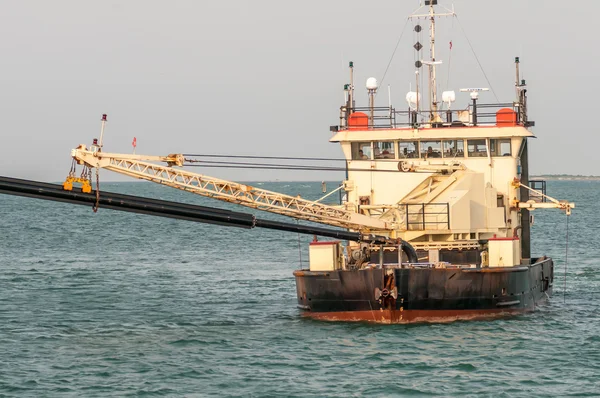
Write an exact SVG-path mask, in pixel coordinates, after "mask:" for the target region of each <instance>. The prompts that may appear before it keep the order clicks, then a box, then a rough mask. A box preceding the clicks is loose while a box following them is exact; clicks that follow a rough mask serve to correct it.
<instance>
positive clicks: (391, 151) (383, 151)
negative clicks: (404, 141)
mask: <svg viewBox="0 0 600 398" xmlns="http://www.w3.org/2000/svg"><path fill="white" fill-rule="evenodd" d="M394 147H395V144H394V142H392V141H385V142H383V141H382V142H374V143H373V154H374V155H375V159H395V158H396V151H395V148H394Z"/></svg>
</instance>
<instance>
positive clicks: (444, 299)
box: [294, 257, 554, 323]
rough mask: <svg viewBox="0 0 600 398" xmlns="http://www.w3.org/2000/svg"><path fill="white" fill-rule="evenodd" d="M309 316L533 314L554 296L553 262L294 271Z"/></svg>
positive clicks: (426, 318) (396, 319) (406, 319)
mask: <svg viewBox="0 0 600 398" xmlns="http://www.w3.org/2000/svg"><path fill="white" fill-rule="evenodd" d="M294 276H295V278H296V289H297V297H298V307H299V308H300V309H301V310H302V314H303V315H304V316H307V317H310V318H314V319H319V320H327V321H362V322H375V323H417V322H451V321H456V320H477V319H494V318H499V317H505V316H510V315H515V314H519V313H525V312H531V311H534V310H535V306H536V305H537V304H539V303H540V302H543V301H544V300H546V299H548V298H549V297H550V296H551V294H552V284H553V279H554V265H553V263H552V259H550V258H547V257H545V258H541V259H538V260H536V261H535V262H534V264H532V265H527V266H516V267H508V268H430V267H398V266H397V265H396V266H391V267H388V266H384V267H383V269H382V268H375V269H364V270H348V271H341V270H340V271H319V272H311V271H306V270H299V271H295V272H294Z"/></svg>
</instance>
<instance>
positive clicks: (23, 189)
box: [0, 176, 395, 244]
mask: <svg viewBox="0 0 600 398" xmlns="http://www.w3.org/2000/svg"><path fill="white" fill-rule="evenodd" d="M0 193H4V194H9V195H18V196H26V197H30V198H36V199H45V200H52V201H57V202H64V203H70V204H76V205H88V206H90V207H91V206H93V205H95V204H96V193H95V191H93V192H92V193H82V192H77V191H65V190H64V189H63V188H62V186H60V185H56V184H48V183H44V182H38V181H29V180H21V179H17V178H10V177H1V176H0ZM98 203H99V205H100V208H105V209H111V210H121V211H127V212H132V213H140V214H148V215H153V216H159V217H168V218H176V219H180V220H188V221H196V222H203V223H208V224H217V225H224V226H234V227H240V228H248V229H249V228H254V227H258V228H266V229H274V230H279V231H288V232H297V233H301V234H308V235H318V236H324V237H328V238H335V239H342V240H350V241H362V242H370V243H379V244H386V243H392V242H395V240H390V239H389V238H386V237H383V236H374V235H363V234H360V233H358V232H348V231H343V230H336V229H330V228H324V227H317V226H308V225H299V224H293V223H286V222H281V221H271V220H260V219H257V218H256V217H254V215H252V214H248V213H240V212H236V211H231V210H224V209H217V208H214V207H207V206H199V205H192V204H185V203H178V202H171V201H166V200H158V199H149V198H143V197H139V196H132V195H124V194H118V193H113V192H100V198H99V200H98Z"/></svg>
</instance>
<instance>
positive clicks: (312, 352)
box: [0, 181, 600, 397]
mask: <svg viewBox="0 0 600 398" xmlns="http://www.w3.org/2000/svg"><path fill="white" fill-rule="evenodd" d="M263 187H265V188H268V189H273V190H277V191H284V192H288V193H292V194H301V195H302V196H303V197H306V198H316V197H319V196H320V189H321V183H320V182H318V183H282V182H278V183H265V184H264V185H263ZM331 187H333V184H330V186H329V188H330V189H331ZM101 189H104V190H110V191H117V192H125V193H129V194H133V195H143V196H150V197H156V198H164V199H169V200H178V201H186V202H190V203H202V204H206V203H210V204H211V205H216V206H219V207H227V206H226V205H224V204H221V203H218V202H207V200H205V199H203V198H198V197H195V196H193V195H191V194H187V193H184V192H179V191H175V190H170V189H167V188H164V187H160V186H156V185H152V184H148V183H118V184H107V183H105V184H103V185H102V186H101ZM548 192H549V194H550V195H552V196H554V197H557V198H569V199H571V200H573V201H575V202H576V203H577V206H578V208H577V209H575V211H574V213H573V216H571V217H570V219H569V261H568V269H567V279H566V291H564V289H563V283H564V279H563V275H564V265H565V233H566V217H565V215H564V214H562V213H561V212H559V211H556V210H545V211H544V210H537V211H535V212H534V215H535V225H534V227H533V244H532V246H533V252H534V254H537V255H542V254H546V255H549V256H552V257H553V258H554V259H555V264H556V267H557V268H556V272H555V274H556V279H555V295H554V297H553V299H552V300H551V301H550V302H549V304H547V305H544V306H542V307H540V308H539V310H538V311H536V312H535V313H533V314H530V315H526V316H519V317H516V318H512V319H507V320H498V321H493V322H457V323H452V324H433V325H431V324H424V325H410V326H405V325H391V326H390V325H367V324H348V323H321V322H316V321H311V320H306V319H302V318H301V317H300V316H299V312H298V310H297V309H296V299H295V284H294V279H293V276H292V271H293V270H294V269H296V268H298V267H299V263H300V255H299V250H298V235H296V234H292V233H282V232H274V231H269V230H244V229H237V228H227V227H220V226H211V225H204V224H197V223H192V222H187V221H176V220H170V219H165V218H158V217H151V216H143V215H136V214H128V213H122V212H116V211H111V210H106V209H100V211H99V212H98V213H97V214H94V213H92V211H91V209H90V208H88V207H83V206H71V205H65V204H59V203H53V202H47V201H41V200H35V199H26V198H20V197H13V196H6V195H0V266H1V269H0V396H18V397H24V396H34V397H39V396H73V397H82V396H83V397H95V396H102V397H105V396H188V397H191V396H314V397H324V396H337V397H347V396H408V395H415V396H419V395H421V396H429V395H434V396H493V397H514V396H571V395H572V396H575V395H577V396H600V259H599V257H600V253H599V249H600V233H599V232H600V229H599V227H598V226H599V225H600V206H599V205H598V199H597V198H598V194H599V193H600V182H580V181H557V182H554V181H551V182H549V183H548ZM236 209H237V210H240V211H250V210H248V209H243V208H242V209H240V208H236ZM261 217H265V218H273V217H274V216H272V215H266V216H265V215H264V213H261ZM310 239H311V237H310V236H302V237H301V238H300V240H301V248H302V250H301V257H302V260H303V261H304V262H306V260H307V258H308V253H307V243H308V241H309V240H310ZM563 295H564V298H565V299H566V302H565V301H563Z"/></svg>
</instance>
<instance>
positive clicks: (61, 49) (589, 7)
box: [0, 0, 600, 181]
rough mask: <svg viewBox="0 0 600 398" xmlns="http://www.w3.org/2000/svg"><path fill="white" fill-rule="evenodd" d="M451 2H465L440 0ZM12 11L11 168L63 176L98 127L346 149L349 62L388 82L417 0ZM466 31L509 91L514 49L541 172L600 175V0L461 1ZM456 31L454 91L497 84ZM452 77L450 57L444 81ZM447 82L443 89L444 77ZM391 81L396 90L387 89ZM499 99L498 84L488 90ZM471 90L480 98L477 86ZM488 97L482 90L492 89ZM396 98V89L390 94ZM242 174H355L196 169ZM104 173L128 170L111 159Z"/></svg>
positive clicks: (217, 146) (60, 2) (206, 140)
mask: <svg viewBox="0 0 600 398" xmlns="http://www.w3.org/2000/svg"><path fill="white" fill-rule="evenodd" d="M440 3H441V4H444V5H448V6H450V5H451V3H450V2H449V1H448V2H445V1H443V0H440ZM1 4H2V7H1V8H0V50H1V59H0V61H1V62H0V68H1V69H0V70H1V73H0V116H1V120H2V123H1V124H0V126H1V129H2V130H1V131H2V133H1V134H2V141H1V144H0V175H5V176H14V177H22V178H31V179H40V180H48V181H59V180H62V179H64V177H65V176H66V174H67V172H68V170H69V166H70V158H69V152H70V149H71V148H73V147H75V146H76V145H77V144H79V143H90V142H91V140H92V138H94V137H96V136H98V132H99V128H100V121H99V120H100V116H101V114H102V113H107V114H108V119H109V124H108V126H107V131H106V136H105V151H110V152H130V151H131V141H132V138H133V137H134V136H136V137H137V142H138V150H137V152H138V153H144V154H156V155H158V154H161V155H164V154H168V153H173V152H179V153H181V152H183V153H190V152H192V153H220V154H244V155H245V154H256V155H287V156H320V157H336V158H337V157H340V156H341V151H340V148H339V145H338V144H330V143H328V139H329V138H330V136H331V134H330V132H329V126H330V125H333V124H337V123H338V114H339V106H340V105H341V103H342V98H343V92H342V88H343V85H344V83H347V79H348V73H347V68H346V66H347V63H348V61H349V60H353V61H354V62H355V65H356V75H357V78H356V86H357V98H358V104H359V105H365V104H366V91H365V90H364V88H363V87H364V81H365V80H366V78H367V77H369V76H374V77H377V78H379V79H380V80H381V78H382V75H383V73H384V71H385V69H386V66H387V64H388V61H389V59H390V56H391V54H392V51H393V49H394V46H395V45H396V42H397V40H398V38H399V37H400V33H401V31H402V28H403V27H404V25H405V20H406V17H407V16H408V15H409V14H410V13H411V12H412V11H413V10H414V9H416V8H417V7H418V5H419V1H418V0H394V1H392V0H380V1H364V0H363V1H358V0H343V1H342V0H327V1H324V0H319V1H317V0H305V1H294V2H292V1H281V0H277V1H276V0H254V1H248V0H219V1H202V0H194V1H192V0H185V1H184V0H172V1H166V0H163V1H156V0H135V1H134V0H120V1H116V0H112V1H111V0H103V1H91V0H90V1H81V0H72V1H64V0H55V1H47V0H37V1H35V0H3V1H2V2H1ZM454 5H455V8H456V12H457V13H458V15H459V18H458V21H459V22H460V24H461V25H462V27H463V28H464V30H465V31H466V33H467V35H468V37H469V39H470V40H471V43H472V45H473V47H474V48H475V50H476V53H477V55H478V57H479V60H480V61H481V63H482V65H483V67H484V69H485V71H486V73H487V75H488V77H489V79H490V81H491V84H492V86H493V88H494V90H495V91H496V93H497V95H498V96H499V97H500V99H501V100H502V101H509V102H510V101H512V100H513V98H514V65H513V60H514V57H515V56H520V57H521V60H522V64H521V65H522V71H523V74H524V78H525V79H527V82H528V85H529V99H530V118H531V119H533V120H535V121H536V128H535V129H534V133H535V134H536V135H537V136H538V139H535V140H533V142H532V147H531V159H530V164H531V168H532V172H534V173H574V174H596V175H598V174H600V165H599V162H598V161H597V160H596V159H597V152H598V150H599V146H600V145H599V144H600V138H598V137H599V134H598V127H597V124H598V123H596V118H598V114H600V112H599V111H598V109H596V108H597V104H598V98H597V97H598V96H600V90H599V86H600V84H599V82H598V78H597V75H598V72H597V70H598V65H597V63H596V62H595V61H596V60H597V59H598V55H597V54H596V53H597V51H598V38H599V35H598V33H597V32H598V29H597V25H598V22H597V20H595V19H594V18H595V16H596V15H598V11H600V2H597V1H591V0H584V1H581V2H577V3H572V2H571V3H569V2H564V1H556V0H552V1H549V0H544V1H541V0H502V1H491V0H480V1H474V0H457V1H455V2H454ZM450 40H452V42H453V53H452V65H451V66H452V69H451V73H450V88H451V89H454V90H456V91H457V92H458V89H459V88H461V87H486V86H487V85H488V84H487V83H486V81H485V78H484V76H483V74H482V73H481V71H480V69H479V67H478V65H477V61H476V60H475V58H474V57H473V55H472V54H471V50H470V49H469V45H468V43H467V41H466V40H465V37H464V35H463V34H462V31H461V28H460V26H459V24H458V23H457V22H456V21H454V23H453V21H452V19H451V18H448V19H444V20H442V21H441V22H440V37H439V41H438V43H439V45H440V51H441V53H440V56H439V58H441V59H442V60H443V61H447V52H448V42H449V41H450ZM413 44H414V38H413V32H412V25H409V26H408V27H407V30H406V32H405V34H404V37H403V39H402V41H401V43H400V47H399V49H398V51H397V53H396V56H395V58H394V62H393V64H392V67H391V68H390V71H389V72H388V76H387V77H386V79H385V82H384V86H386V87H387V84H391V86H392V93H393V103H394V105H395V106H396V108H398V109H404V108H405V107H406V104H405V101H404V97H405V95H406V92H407V91H408V89H409V84H410V83H411V82H412V80H413V76H414V75H413V72H414V71H413V64H414V57H413V50H412V45H413ZM447 79H448V72H447V64H445V65H444V66H443V67H442V68H441V70H440V82H441V84H442V85H444V86H445V84H446V81H447ZM442 88H444V89H445V87H442ZM386 90H387V89H386ZM483 95H485V96H487V97H486V98H488V99H489V100H490V101H492V100H493V96H492V94H491V93H486V94H483ZM458 96H459V100H458V102H459V103H461V104H462V102H464V104H466V98H465V97H464V95H462V94H459V95H458ZM482 98H484V97H483V96H482ZM377 100H378V105H382V106H385V105H387V93H385V95H380V96H379V97H378V99H377ZM195 171H198V172H201V173H204V174H209V175H215V176H218V177H222V178H231V179H238V180H262V179H275V178H279V179H303V180H323V179H328V180H332V179H333V180H335V179H340V178H342V175H341V174H332V173H328V174H326V175H324V174H320V173H315V172H302V173H298V172H290V171H281V172H265V171H258V170H229V169H195ZM102 178H103V179H104V180H117V179H119V178H118V177H117V176H116V175H115V174H113V173H110V172H104V173H103V175H102Z"/></svg>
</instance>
